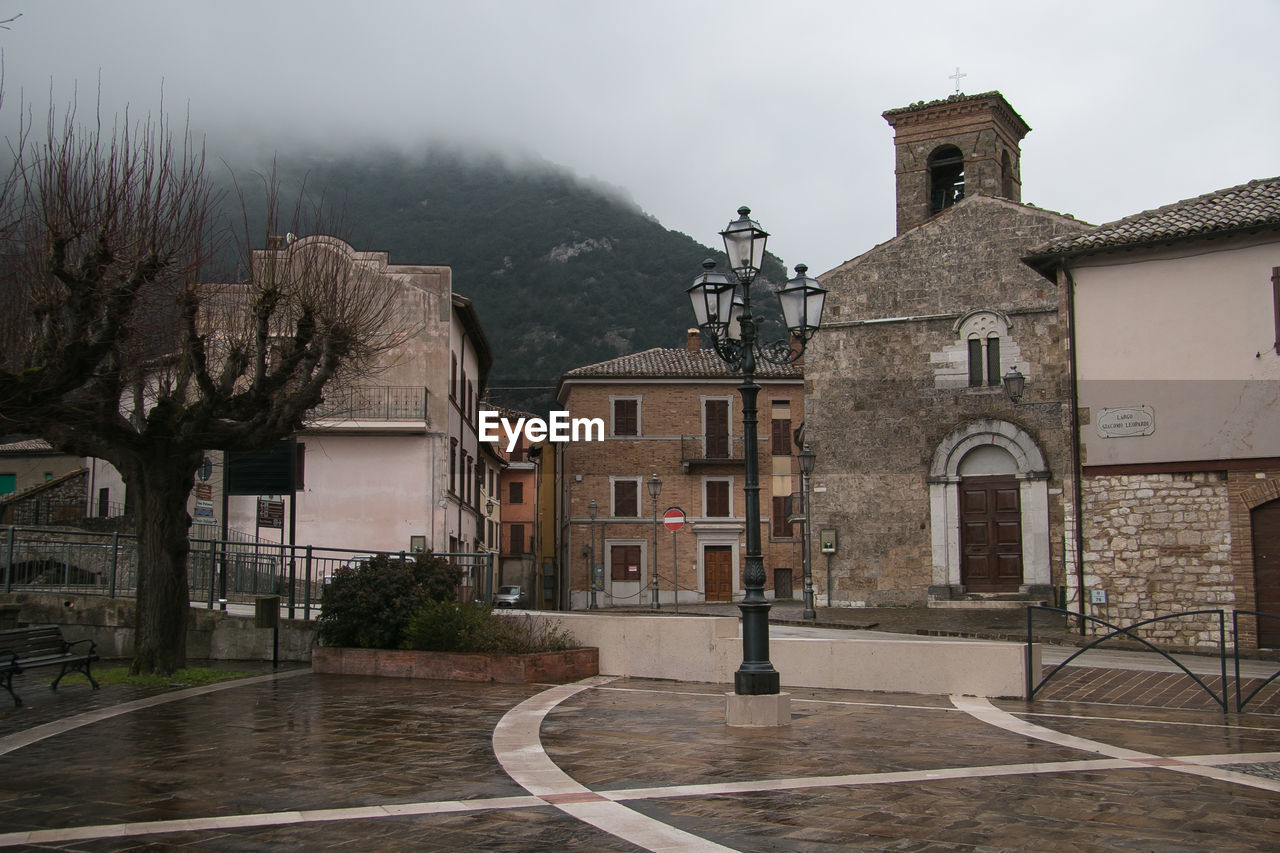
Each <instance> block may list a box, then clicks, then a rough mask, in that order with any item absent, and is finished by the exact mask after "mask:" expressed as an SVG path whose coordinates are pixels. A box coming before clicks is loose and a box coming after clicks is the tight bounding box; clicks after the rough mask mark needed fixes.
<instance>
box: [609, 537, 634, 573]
mask: <svg viewBox="0 0 1280 853" xmlns="http://www.w3.org/2000/svg"><path fill="white" fill-rule="evenodd" d="M609 565H610V567H611V569H612V571H611V572H610V574H611V575H612V576H613V579H614V580H616V581H638V580H640V546H639V545H613V546H611V547H610V548H609Z"/></svg>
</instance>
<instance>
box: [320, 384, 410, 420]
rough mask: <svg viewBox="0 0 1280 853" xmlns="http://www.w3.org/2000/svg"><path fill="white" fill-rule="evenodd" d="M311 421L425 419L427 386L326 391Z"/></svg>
mask: <svg viewBox="0 0 1280 853" xmlns="http://www.w3.org/2000/svg"><path fill="white" fill-rule="evenodd" d="M308 419H309V420H311V421H335V420H342V421H425V420H426V419H427V389H426V388H425V387H423V386H421V385H383V386H374V387H364V388H348V389H343V390H340V391H333V392H329V393H326V394H325V401H324V402H323V403H321V404H320V405H319V406H317V407H316V408H314V409H312V410H311V412H310V413H309V415H308Z"/></svg>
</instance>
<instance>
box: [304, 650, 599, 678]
mask: <svg viewBox="0 0 1280 853" xmlns="http://www.w3.org/2000/svg"><path fill="white" fill-rule="evenodd" d="M311 671H312V672H315V673H325V674H330V675H381V676H385V677H389V678H438V679H442V680H446V681H498V682H502V683H505V684H532V683H537V684H564V683H566V682H569V681H578V680H580V679H583V678H590V677H591V676H593V675H599V674H600V652H599V650H598V649H595V648H587V649H570V650H568V651H565V652H538V653H535V654H527V655H497V654H455V653H452V652H415V651H406V650H404V649H346V648H338V647H332V646H317V647H316V648H314V649H312V650H311Z"/></svg>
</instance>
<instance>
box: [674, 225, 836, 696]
mask: <svg viewBox="0 0 1280 853" xmlns="http://www.w3.org/2000/svg"><path fill="white" fill-rule="evenodd" d="M720 236H721V237H722V238H723V239H724V248H725V254H727V255H728V256H729V269H730V271H731V272H732V276H730V275H727V274H725V273H718V272H716V271H715V266H716V264H715V261H710V260H709V261H706V262H704V263H703V265H702V270H703V271H702V273H701V274H700V275H698V276H697V277H696V278H695V279H694V281H693V284H692V286H690V287H689V288H688V290H687V291H686V292H687V293H688V295H689V301H690V303H691V304H692V306H693V313H694V318H695V319H696V320H697V323H698V328H699V329H701V331H702V332H703V334H705V335H706V336H707V337H708V338H710V339H711V342H712V345H713V347H714V349H715V352H716V354H717V355H718V356H719V357H720V358H721V359H722V360H723V361H724V362H725V363H726V364H728V365H729V366H730V367H731V368H732V369H733V370H735V371H738V370H740V371H741V372H742V385H740V386H738V390H739V392H741V394H742V439H743V444H744V445H745V447H746V452H745V459H744V462H745V472H744V478H743V479H744V484H745V487H744V492H745V494H746V501H745V505H746V524H747V531H746V532H747V554H746V569H745V572H744V575H743V581H744V586H745V588H746V589H745V592H746V594H745V596H744V597H743V600H742V602H741V603H740V604H739V605H738V609H739V610H740V611H741V612H742V665H741V667H740V668H739V669H738V671H737V672H736V673H735V674H734V680H733V688H734V692H735V693H736V694H737V695H739V696H761V695H769V694H776V693H779V692H780V689H779V688H780V679H779V675H778V671H777V670H775V669H774V668H773V664H772V663H771V662H770V661H769V610H770V608H771V607H772V605H770V604H769V601H768V599H766V598H765V595H764V583H765V569H764V557H763V555H762V553H761V543H760V464H759V448H758V447H757V437H756V436H757V423H758V419H757V410H756V398H757V397H758V395H759V393H760V386H759V385H758V384H757V383H756V381H755V372H756V362H757V360H760V361H766V362H769V363H771V364H792V363H793V362H795V361H796V360H798V359H799V358H800V357H801V356H802V355H803V354H804V350H805V347H806V346H807V345H808V343H809V340H810V339H811V338H812V337H813V335H814V334H815V333H816V332H817V331H818V328H819V326H820V325H821V322H822V309H823V305H824V303H825V300H826V295H827V291H826V290H824V289H823V288H822V286H821V285H819V284H818V282H817V280H816V279H812V278H810V277H809V276H808V275H807V273H808V267H806V266H804V265H803V264H801V265H798V266H797V267H796V277H795V278H793V279H791V280H790V281H788V282H787V283H786V285H785V286H784V287H782V288H781V289H780V290H779V292H778V297H779V300H780V302H781V307H782V316H783V320H784V321H785V322H786V324H787V330H788V332H789V333H790V334H789V337H788V338H787V339H786V340H779V341H771V342H762V341H760V340H759V339H758V338H757V332H758V329H759V325H758V322H757V320H756V317H755V316H754V315H753V314H752V308H751V285H752V283H753V282H754V281H755V279H756V276H757V275H759V273H760V268H761V267H762V266H763V264H764V249H765V244H766V242H767V241H768V239H769V234H768V232H766V231H765V230H764V229H763V228H761V227H760V224H759V223H757V222H755V221H754V220H752V219H751V209H750V208H748V207H740V208H738V218H737V219H735V220H734V221H732V222H730V223H729V225H728V226H727V227H726V228H725V229H724V231H722V232H720ZM655 506H656V504H655ZM654 514H655V517H656V514H657V513H656V509H655V513H654ZM656 530H657V528H656V520H655V540H656ZM655 550H656V549H655ZM655 602H656V600H655Z"/></svg>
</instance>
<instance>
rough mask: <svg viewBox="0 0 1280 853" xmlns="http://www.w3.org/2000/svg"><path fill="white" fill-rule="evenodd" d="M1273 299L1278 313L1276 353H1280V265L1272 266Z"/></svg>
mask: <svg viewBox="0 0 1280 853" xmlns="http://www.w3.org/2000/svg"><path fill="white" fill-rule="evenodd" d="M1271 301H1272V303H1273V307H1274V310H1275V313H1276V354H1277V355H1280V267H1272V268H1271Z"/></svg>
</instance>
